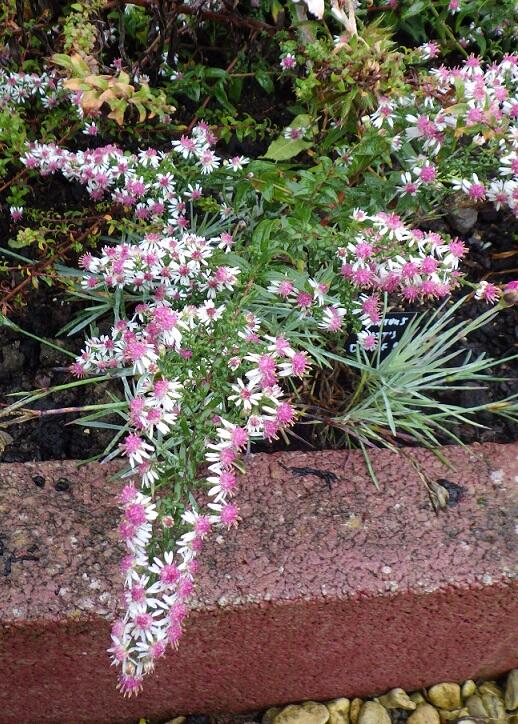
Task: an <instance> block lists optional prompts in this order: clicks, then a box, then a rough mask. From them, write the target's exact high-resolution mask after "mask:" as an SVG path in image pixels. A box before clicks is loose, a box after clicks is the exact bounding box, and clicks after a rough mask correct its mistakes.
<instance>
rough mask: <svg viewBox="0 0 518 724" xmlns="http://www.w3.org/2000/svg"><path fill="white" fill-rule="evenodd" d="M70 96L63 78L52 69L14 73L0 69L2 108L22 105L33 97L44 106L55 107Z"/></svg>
mask: <svg viewBox="0 0 518 724" xmlns="http://www.w3.org/2000/svg"><path fill="white" fill-rule="evenodd" d="M69 97H70V94H69V93H68V92H67V91H65V89H64V88H63V83H62V81H61V79H60V78H59V77H58V76H57V75H56V74H55V73H54V72H52V71H50V72H44V73H42V74H41V75H38V74H37V73H14V72H11V73H9V72H7V71H5V70H2V69H0V110H4V109H9V108H12V107H13V106H17V105H20V104H22V103H25V102H26V101H28V100H30V99H31V98H39V99H40V100H41V103H42V104H43V106H44V108H55V107H56V106H57V105H58V104H59V103H60V102H62V101H63V100H65V99H67V98H69Z"/></svg>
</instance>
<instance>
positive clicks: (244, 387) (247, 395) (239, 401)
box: [228, 377, 262, 412]
mask: <svg viewBox="0 0 518 724" xmlns="http://www.w3.org/2000/svg"><path fill="white" fill-rule="evenodd" d="M231 389H232V391H233V393H234V394H232V395H229V396H228V400H229V401H232V402H233V403H234V405H235V406H236V407H238V408H239V407H241V408H242V410H243V412H250V411H251V410H252V408H253V407H257V405H258V404H259V402H260V401H261V397H262V393H261V392H258V391H257V388H256V384H255V383H253V382H250V381H249V382H248V383H247V384H245V383H244V382H243V380H242V379H241V378H240V377H238V378H237V380H236V384H233V385H231Z"/></svg>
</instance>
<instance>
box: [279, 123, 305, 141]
mask: <svg viewBox="0 0 518 724" xmlns="http://www.w3.org/2000/svg"><path fill="white" fill-rule="evenodd" d="M307 130H308V129H307V128H304V126H300V127H299V128H291V126H288V128H285V129H284V134H283V135H284V138H286V139H287V140H288V141H299V140H300V139H301V138H304V136H305V135H306V133H307Z"/></svg>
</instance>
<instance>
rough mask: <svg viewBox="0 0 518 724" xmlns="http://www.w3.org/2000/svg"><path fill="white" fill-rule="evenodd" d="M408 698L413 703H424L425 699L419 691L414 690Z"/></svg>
mask: <svg viewBox="0 0 518 724" xmlns="http://www.w3.org/2000/svg"><path fill="white" fill-rule="evenodd" d="M409 698H410V700H411V701H413V702H414V704H426V699H425V698H424V696H423V695H422V694H421V692H420V691H414V692H413V693H412V694H410V697H409Z"/></svg>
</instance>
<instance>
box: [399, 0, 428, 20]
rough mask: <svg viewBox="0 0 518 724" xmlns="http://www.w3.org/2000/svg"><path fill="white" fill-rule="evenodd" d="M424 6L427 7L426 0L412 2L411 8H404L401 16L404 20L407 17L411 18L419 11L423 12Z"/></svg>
mask: <svg viewBox="0 0 518 724" xmlns="http://www.w3.org/2000/svg"><path fill="white" fill-rule="evenodd" d="M424 7H425V3H424V1H423V0H417V2H415V3H412V5H410V7H409V8H407V9H406V10H404V11H403V12H402V13H401V18H402V19H403V20H406V19H407V18H411V17H413V16H414V15H418V14H419V13H421V12H422V11H423V10H424Z"/></svg>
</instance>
